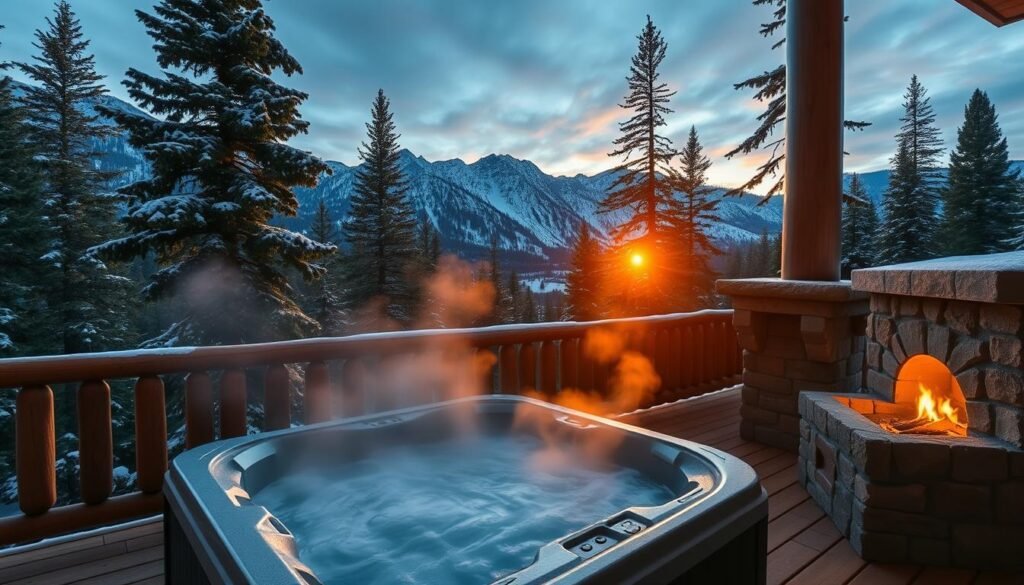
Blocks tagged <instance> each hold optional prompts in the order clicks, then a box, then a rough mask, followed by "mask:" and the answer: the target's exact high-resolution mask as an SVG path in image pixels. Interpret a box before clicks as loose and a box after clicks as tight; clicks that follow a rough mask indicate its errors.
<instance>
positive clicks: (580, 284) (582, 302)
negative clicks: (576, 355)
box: [566, 221, 603, 321]
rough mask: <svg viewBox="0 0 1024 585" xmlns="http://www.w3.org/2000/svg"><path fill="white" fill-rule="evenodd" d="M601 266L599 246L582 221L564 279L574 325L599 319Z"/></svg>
mask: <svg viewBox="0 0 1024 585" xmlns="http://www.w3.org/2000/svg"><path fill="white" fill-rule="evenodd" d="M601 265H602V258H601V243H600V242H598V241H597V239H596V238H594V236H593V234H591V233H590V226H589V225H588V224H587V222H585V221H582V222H580V227H579V232H577V235H576V241H575V242H574V244H573V250H572V264H571V267H570V270H569V275H568V277H567V278H566V295H567V296H568V305H569V306H568V312H569V315H570V316H571V318H572V319H573V320H574V321H594V320H596V319H600V318H601V317H602V314H603V311H602V303H601V290H600V289H601V285H600V283H601V269H602V266H601Z"/></svg>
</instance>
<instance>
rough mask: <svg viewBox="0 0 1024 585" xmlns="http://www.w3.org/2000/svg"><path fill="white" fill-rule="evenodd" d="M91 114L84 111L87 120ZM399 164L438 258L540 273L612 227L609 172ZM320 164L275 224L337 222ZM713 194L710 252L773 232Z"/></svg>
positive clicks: (766, 208) (344, 185)
mask: <svg viewBox="0 0 1024 585" xmlns="http://www.w3.org/2000/svg"><path fill="white" fill-rule="evenodd" d="M18 85H20V84H18ZM20 91H24V86H22V87H17V86H16V89H15V92H16V93H18V92H20ZM97 101H98V102H99V103H102V105H104V106H106V107H109V108H115V109H120V110H124V111H131V112H136V113H137V112H140V110H138V109H137V108H136V107H135V106H133V105H131V104H129V103H127V102H125V101H122V100H120V99H117V98H115V97H112V96H104V97H103V98H100V100H97ZM95 106H96V104H90V106H89V109H90V110H91V111H90V113H92V112H95ZM95 147H96V150H97V152H100V153H102V155H103V156H102V157H101V158H100V159H99V160H98V162H97V165H98V166H100V167H102V168H104V169H106V170H116V171H119V172H120V175H118V177H117V179H116V180H115V181H114V183H115V186H120V185H124V184H127V183H130V182H132V181H135V180H138V179H140V178H143V177H145V176H146V174H147V173H148V172H149V168H148V165H147V164H146V162H145V159H144V158H143V156H142V153H141V152H139V151H138V150H136V149H135V148H133V147H132V146H131V145H129V144H128V141H127V139H126V137H125V136H124V135H115V136H112V137H110V138H107V139H104V140H100V141H97V142H96V144H95ZM401 160H402V166H403V170H404V172H405V175H406V178H407V180H408V182H409V196H410V198H411V200H412V202H413V206H414V207H415V208H416V211H417V213H418V214H419V215H420V217H426V218H429V220H430V221H431V223H433V224H434V226H435V227H436V228H437V229H438V231H439V232H440V234H441V238H442V244H443V247H444V249H446V250H449V251H453V252H457V253H460V254H463V255H466V256H469V257H478V256H481V255H482V254H483V253H484V252H485V251H486V249H487V247H488V246H489V245H490V241H491V237H492V236H494V237H496V238H497V241H498V247H499V249H501V250H502V252H503V256H504V257H505V258H506V261H507V262H513V263H515V264H524V265H526V266H524V268H525V267H529V266H534V267H537V268H542V267H543V268H546V267H548V266H550V265H551V264H556V265H557V264H561V263H563V262H564V261H565V260H566V259H567V258H568V254H569V249H570V247H571V244H572V241H573V238H574V237H575V234H576V231H577V229H578V228H579V225H580V222H581V221H586V222H587V223H589V224H590V225H591V226H592V227H593V229H594V231H595V233H596V234H598V235H599V236H600V237H605V236H607V234H608V233H609V231H610V230H611V228H612V226H614V225H615V224H617V223H618V222H620V221H621V220H622V218H621V217H616V216H615V215H614V214H600V213H598V203H599V202H600V201H601V199H603V198H604V196H605V194H606V192H607V190H608V188H609V187H610V186H611V184H612V182H613V181H614V180H615V176H616V174H615V173H614V172H613V171H606V172H603V173H599V174H597V175H593V176H587V175H576V176H573V177H566V176H552V175H548V174H546V173H544V172H543V171H542V170H541V169H539V168H538V167H537V165H535V164H534V163H532V162H530V161H528V160H521V159H517V158H514V157H512V156H509V155H506V154H492V155H488V156H485V157H483V158H481V159H480V160H477V161H476V162H473V163H466V162H465V161H462V160H460V159H452V160H444V161H434V162H431V161H428V160H426V159H424V158H423V157H421V156H417V155H415V154H413V153H411V152H409V151H408V150H404V151H402V159H401ZM329 165H330V167H331V169H332V171H333V172H332V173H331V174H329V175H325V176H324V177H322V179H321V181H320V183H319V184H318V185H317V186H316V187H315V188H313V189H298V190H297V193H296V194H297V196H298V199H299V215H298V216H297V217H291V218H280V220H279V221H280V222H281V223H282V224H284V225H287V226H288V227H290V228H292V229H297V230H300V231H305V230H307V229H308V228H309V226H310V222H311V219H312V215H313V213H314V211H315V210H316V207H317V204H318V203H319V201H320V200H323V201H325V202H326V203H327V205H328V207H329V208H330V210H331V212H332V214H333V215H334V217H335V219H337V220H339V221H343V220H344V219H345V217H347V215H348V209H349V198H350V197H351V195H352V187H353V180H354V178H355V172H356V169H357V168H358V167H353V166H348V165H345V164H343V163H340V162H329ZM723 193H724V190H721V189H720V190H717V191H716V192H715V194H714V196H715V197H719V198H722V201H721V203H720V205H719V208H718V215H719V216H720V217H721V222H720V223H718V224H717V225H715V226H714V229H713V237H714V238H715V239H716V240H717V241H718V242H719V243H720V244H723V245H726V246H728V245H729V244H730V243H733V242H742V241H751V240H754V239H756V238H758V237H759V236H760V234H761V232H762V231H768V232H769V233H776V232H778V231H779V230H780V228H781V225H782V199H781V198H779V197H777V198H774V199H772V200H770V201H768V202H767V203H765V204H763V203H764V201H763V198H762V197H760V196H757V195H752V194H747V195H743V196H741V197H726V198H723V197H722V195H723Z"/></svg>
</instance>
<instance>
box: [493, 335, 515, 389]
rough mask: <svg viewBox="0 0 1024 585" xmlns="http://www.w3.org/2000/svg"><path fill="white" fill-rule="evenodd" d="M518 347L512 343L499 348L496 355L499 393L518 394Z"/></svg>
mask: <svg viewBox="0 0 1024 585" xmlns="http://www.w3.org/2000/svg"><path fill="white" fill-rule="evenodd" d="M518 350H519V347H518V346H516V344H514V343H509V344H508V345H503V346H501V350H500V352H499V353H498V361H499V364H500V365H499V370H500V372H499V373H500V376H501V393H502V394H518V393H519V353H518Z"/></svg>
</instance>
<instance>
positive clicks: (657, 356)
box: [651, 329, 676, 400]
mask: <svg viewBox="0 0 1024 585" xmlns="http://www.w3.org/2000/svg"><path fill="white" fill-rule="evenodd" d="M651 338H652V339H654V367H655V369H656V370H657V372H658V376H660V377H661V389H660V390H659V391H658V394H659V395H660V397H661V399H662V400H665V399H666V398H667V397H669V396H671V395H672V393H673V392H675V390H676V387H675V385H674V384H673V383H672V376H671V375H670V373H669V368H670V367H671V362H672V360H671V359H670V358H669V352H670V351H671V347H670V341H669V340H670V339H671V337H670V335H669V331H668V329H659V330H658V331H657V332H656V333H654V334H653V335H652V336H651Z"/></svg>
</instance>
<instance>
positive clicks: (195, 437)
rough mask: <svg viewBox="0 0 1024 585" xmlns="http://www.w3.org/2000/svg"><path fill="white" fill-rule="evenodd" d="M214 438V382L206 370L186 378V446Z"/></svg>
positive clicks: (207, 441)
mask: <svg viewBox="0 0 1024 585" xmlns="http://www.w3.org/2000/svg"><path fill="white" fill-rule="evenodd" d="M212 440H213V384H212V383H211V382H210V375H209V374H207V373H206V372H191V373H189V375H188V376H187V377H186V378H185V448H186V449H191V448H192V447H198V446H199V445H203V444H205V443H209V442H210V441H212Z"/></svg>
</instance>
